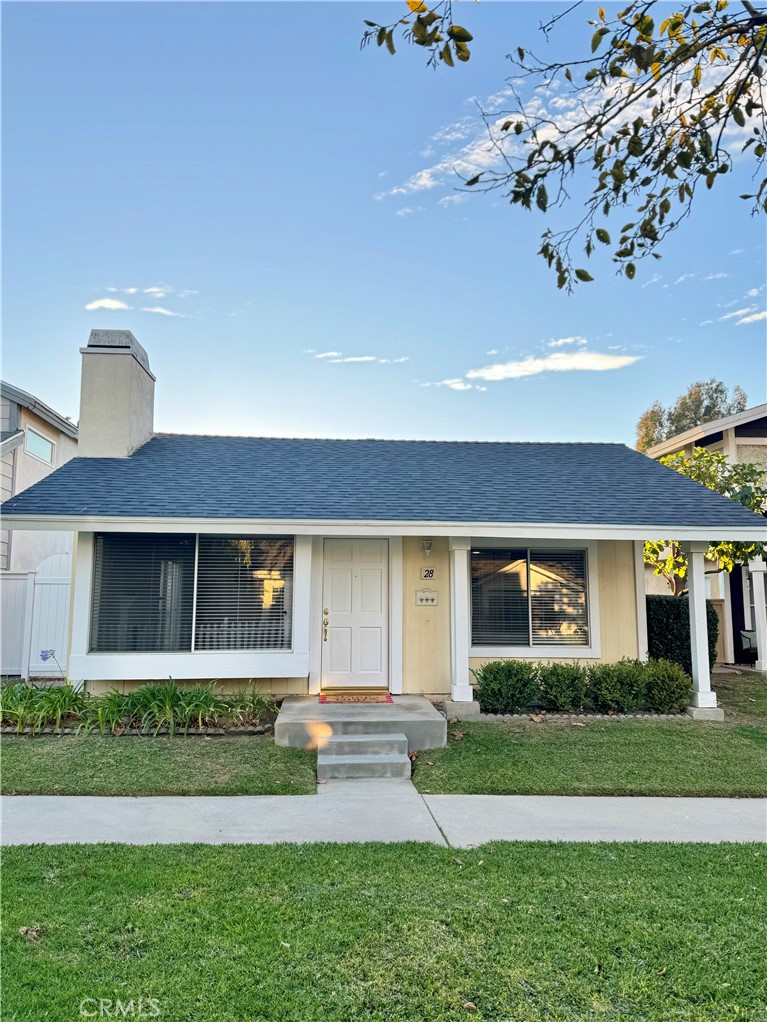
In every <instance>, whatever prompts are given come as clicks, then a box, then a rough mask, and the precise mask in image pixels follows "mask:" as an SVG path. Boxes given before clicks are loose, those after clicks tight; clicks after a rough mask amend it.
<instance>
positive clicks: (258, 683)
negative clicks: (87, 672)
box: [84, 678, 309, 699]
mask: <svg viewBox="0 0 767 1022" xmlns="http://www.w3.org/2000/svg"><path fill="white" fill-rule="evenodd" d="M156 680H157V681H158V682H160V683H162V682H163V681H167V680H168V679H167V678H158V679H156ZM211 680H212V679H211V678H198V679H197V680H196V681H179V682H177V685H178V687H179V688H190V687H191V686H192V685H209V684H210V683H211ZM145 684H146V682H145V681H86V682H85V685H84V687H85V691H86V692H87V693H88V695H92V696H103V695H106V694H107V693H108V692H122V693H126V692H135V691H136V689H137V688H139V686H140V685H145ZM215 684H216V687H217V688H218V690H219V692H223V693H227V694H228V693H230V692H231V693H236V692H240V691H242V689H247V688H255V689H258V691H259V692H263V693H264V695H269V696H272V697H273V698H274V699H283V698H284V697H285V696H305V695H307V694H308V692H309V679H308V678H227V679H226V680H222V681H216V682H215Z"/></svg>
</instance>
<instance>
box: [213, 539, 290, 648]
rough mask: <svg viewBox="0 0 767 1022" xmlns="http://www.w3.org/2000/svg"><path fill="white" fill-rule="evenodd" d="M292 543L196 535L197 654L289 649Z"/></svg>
mask: <svg viewBox="0 0 767 1022" xmlns="http://www.w3.org/2000/svg"><path fill="white" fill-rule="evenodd" d="M292 603H293V540H292V538H290V537H272V536H270V537H253V536H248V537H230V536H200V538H199V552H198V560H197V609H196V615H195V635H194V646H195V649H196V650H225V649H290V646H291V620H292V616H293V615H292Z"/></svg>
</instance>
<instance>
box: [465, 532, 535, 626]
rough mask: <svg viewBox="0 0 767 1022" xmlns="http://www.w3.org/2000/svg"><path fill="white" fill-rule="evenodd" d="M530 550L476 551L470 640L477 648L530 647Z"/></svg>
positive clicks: (472, 566)
mask: <svg viewBox="0 0 767 1022" xmlns="http://www.w3.org/2000/svg"><path fill="white" fill-rule="evenodd" d="M527 575H528V572H527V550H474V551H472V556H471V607H472V614H471V641H472V643H473V644H474V645H475V646H497V645H505V646H528V645H529V644H530V621H529V609H528V580H527Z"/></svg>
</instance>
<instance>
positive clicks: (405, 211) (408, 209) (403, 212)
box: [395, 206, 423, 216]
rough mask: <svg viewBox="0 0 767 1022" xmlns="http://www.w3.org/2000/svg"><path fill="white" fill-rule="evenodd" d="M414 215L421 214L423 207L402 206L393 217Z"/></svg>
mask: <svg viewBox="0 0 767 1022" xmlns="http://www.w3.org/2000/svg"><path fill="white" fill-rule="evenodd" d="M414 213H423V206H415V207H413V206H403V207H402V209H398V210H397V212H396V213H395V216H412V215H413V214H414Z"/></svg>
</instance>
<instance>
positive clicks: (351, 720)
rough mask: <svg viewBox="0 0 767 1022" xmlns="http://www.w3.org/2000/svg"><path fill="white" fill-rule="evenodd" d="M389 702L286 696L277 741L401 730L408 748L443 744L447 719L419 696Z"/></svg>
mask: <svg viewBox="0 0 767 1022" xmlns="http://www.w3.org/2000/svg"><path fill="white" fill-rule="evenodd" d="M392 698H393V700H394V701H393V702H391V703H356V704H355V703H320V701H319V699H318V698H317V696H288V698H287V699H285V700H283V703H282V707H281V708H280V714H279V716H278V717H277V721H276V723H275V725H274V740H275V742H276V743H277V745H289V746H291V747H292V748H296V749H316V748H322V747H323V745H324V744H325V742H326V741H327V740H328V738H330V737H331V736H333V735H374V734H379V735H380V734H393V733H398V734H403V735H406V737H407V741H408V751H409V752H417V751H418V750H419V749H439V748H441V747H442V746H443V745H447V721H446V720H445V718H444V717H443V716H442V714H441V713H439V712H438V711H437V710H436V709H435V707H434V706H433V705H432V704H431V703H430V702H429V700H428V699H424V698H423V696H393V697H392Z"/></svg>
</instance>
